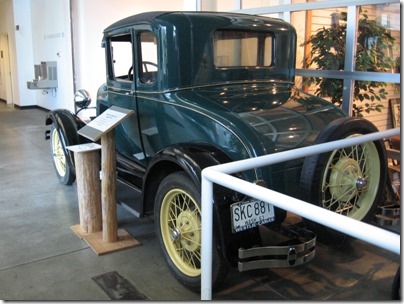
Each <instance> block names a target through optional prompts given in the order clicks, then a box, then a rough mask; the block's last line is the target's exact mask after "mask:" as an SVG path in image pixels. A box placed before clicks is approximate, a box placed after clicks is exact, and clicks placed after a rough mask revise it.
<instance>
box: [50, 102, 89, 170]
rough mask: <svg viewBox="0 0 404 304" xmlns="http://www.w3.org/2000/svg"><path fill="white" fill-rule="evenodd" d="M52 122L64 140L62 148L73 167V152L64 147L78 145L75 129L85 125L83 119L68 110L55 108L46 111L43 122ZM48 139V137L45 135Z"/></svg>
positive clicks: (78, 140) (78, 139)
mask: <svg viewBox="0 0 404 304" xmlns="http://www.w3.org/2000/svg"><path fill="white" fill-rule="evenodd" d="M52 123H53V124H54V125H55V127H56V129H57V131H58V132H59V134H60V135H62V136H63V138H64V139H65V140H66V142H65V143H64V145H63V149H64V152H65V155H66V156H67V157H66V159H67V161H68V162H69V165H70V166H71V168H73V169H74V156H73V152H71V151H70V150H68V149H66V147H67V146H72V145H78V144H79V143H80V138H79V135H78V133H77V130H78V129H79V128H81V127H82V126H84V125H85V123H84V122H83V121H81V120H80V119H79V118H77V117H76V116H75V115H73V114H72V113H71V112H70V111H68V110H65V109H57V110H53V111H50V112H48V113H47V115H46V119H45V124H46V125H50V124H52ZM46 139H48V137H46Z"/></svg>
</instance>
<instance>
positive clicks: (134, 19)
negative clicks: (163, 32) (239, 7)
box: [104, 11, 265, 33]
mask: <svg viewBox="0 0 404 304" xmlns="http://www.w3.org/2000/svg"><path fill="white" fill-rule="evenodd" d="M163 15H179V16H187V17H191V18H192V16H196V15H197V16H206V17H207V16H210V17H216V18H226V17H227V18H234V17H247V16H249V17H251V16H255V17H257V18H265V17H262V16H258V15H251V14H241V13H230V12H208V11H152V12H145V13H140V14H136V15H133V16H129V17H126V18H124V19H121V20H119V21H117V22H115V23H113V24H111V25H110V26H108V27H107V28H106V29H105V30H104V33H105V32H109V31H113V30H116V29H119V28H123V27H128V26H131V25H134V24H138V23H142V22H153V21H155V20H156V19H157V18H159V17H162V16H163Z"/></svg>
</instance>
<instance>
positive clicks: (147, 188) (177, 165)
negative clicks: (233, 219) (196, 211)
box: [143, 144, 234, 254]
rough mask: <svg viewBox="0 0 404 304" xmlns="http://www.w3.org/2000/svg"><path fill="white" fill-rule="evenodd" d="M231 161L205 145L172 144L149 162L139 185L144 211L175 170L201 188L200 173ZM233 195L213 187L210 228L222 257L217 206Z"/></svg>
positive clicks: (151, 205) (213, 148) (219, 218)
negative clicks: (181, 172)
mask: <svg viewBox="0 0 404 304" xmlns="http://www.w3.org/2000/svg"><path fill="white" fill-rule="evenodd" d="M230 161H231V159H230V158H229V157H228V156H227V155H226V154H225V153H224V152H223V151H221V150H220V149H218V148H217V147H215V146H212V145H208V144H193V145H192V146H190V145H175V146H172V147H169V148H167V149H165V150H162V151H160V152H159V153H158V154H157V155H156V156H155V157H154V158H153V160H152V162H151V163H150V165H149V167H148V171H147V172H146V175H145V179H144V185H143V195H144V197H143V202H144V206H145V209H144V210H145V212H149V213H150V212H152V211H153V208H154V199H155V194H156V193H157V188H158V186H159V184H160V183H161V181H162V180H163V179H164V177H166V176H167V175H169V174H170V173H173V172H175V171H185V172H186V173H187V174H188V176H189V177H190V178H191V179H192V180H193V182H194V183H195V185H197V186H198V187H199V188H200V187H201V175H202V170H203V169H204V168H206V167H210V166H214V165H218V164H222V163H226V162H230ZM232 193H234V192H233V191H231V190H229V189H225V188H223V187H219V186H214V196H215V204H214V215H213V217H214V227H215V229H214V230H215V236H216V237H217V238H218V240H217V244H218V246H219V249H220V251H221V252H222V253H223V254H225V246H224V238H225V236H224V235H223V233H225V234H226V232H225V230H224V229H223V227H225V226H226V224H225V223H223V217H222V216H221V209H222V208H221V206H222V207H223V205H224V203H225V202H226V201H228V197H229V196H230V195H232Z"/></svg>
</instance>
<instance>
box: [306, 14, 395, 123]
mask: <svg viewBox="0 0 404 304" xmlns="http://www.w3.org/2000/svg"><path fill="white" fill-rule="evenodd" d="M346 20H347V14H346V13H341V14H340V21H343V24H339V25H336V26H332V27H329V28H325V27H323V28H321V29H319V30H318V31H317V33H316V34H314V35H312V36H311V37H310V38H309V40H307V41H306V42H304V43H303V44H302V45H301V46H306V45H311V51H310V53H309V56H308V57H307V58H304V60H303V64H304V67H308V66H311V65H315V66H317V69H319V70H338V71H342V70H344V58H345V38H346ZM394 40H395V39H394V38H393V37H392V36H391V34H390V32H389V31H388V30H387V29H386V28H384V27H383V26H381V25H380V24H378V22H377V21H376V20H370V19H369V17H368V15H367V14H366V11H365V12H364V13H361V15H360V17H359V20H358V43H357V50H356V56H355V70H356V71H367V72H376V71H379V72H390V71H391V69H392V68H393V67H395V65H396V62H395V60H394V59H393V58H391V57H389V56H388V53H390V54H391V51H392V47H393V45H394ZM388 49H390V52H387V50H388ZM305 83H306V84H308V85H311V84H313V83H314V84H315V85H316V87H317V89H316V91H315V94H316V95H317V96H320V97H329V98H330V100H331V102H332V103H334V104H335V105H337V106H341V104H342V89H343V80H341V79H328V78H318V77H315V78H309V79H307V80H306V81H305ZM386 85H387V84H386V83H385V82H377V81H355V88H354V105H353V115H354V116H363V115H362V112H367V113H369V112H371V111H378V112H380V111H381V109H382V108H383V105H382V104H381V101H382V99H386V98H387V92H386V90H385V87H386Z"/></svg>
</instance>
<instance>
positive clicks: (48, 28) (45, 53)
mask: <svg viewBox="0 0 404 304" xmlns="http://www.w3.org/2000/svg"><path fill="white" fill-rule="evenodd" d="M69 10H70V9H69V0H58V1H55V0H34V1H31V21H32V22H31V24H32V25H31V27H32V46H33V47H32V53H33V61H34V64H40V63H41V61H56V62H57V77H58V87H57V89H56V90H53V89H48V90H34V92H35V95H36V101H37V103H36V105H38V106H40V107H42V108H46V109H55V108H67V109H69V110H71V111H73V110H74V106H73V102H72V100H73V95H74V91H73V69H72V52H71V35H70V13H69ZM33 77H34V67H33V66H31V79H32V78H33ZM26 80H30V79H26Z"/></svg>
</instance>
